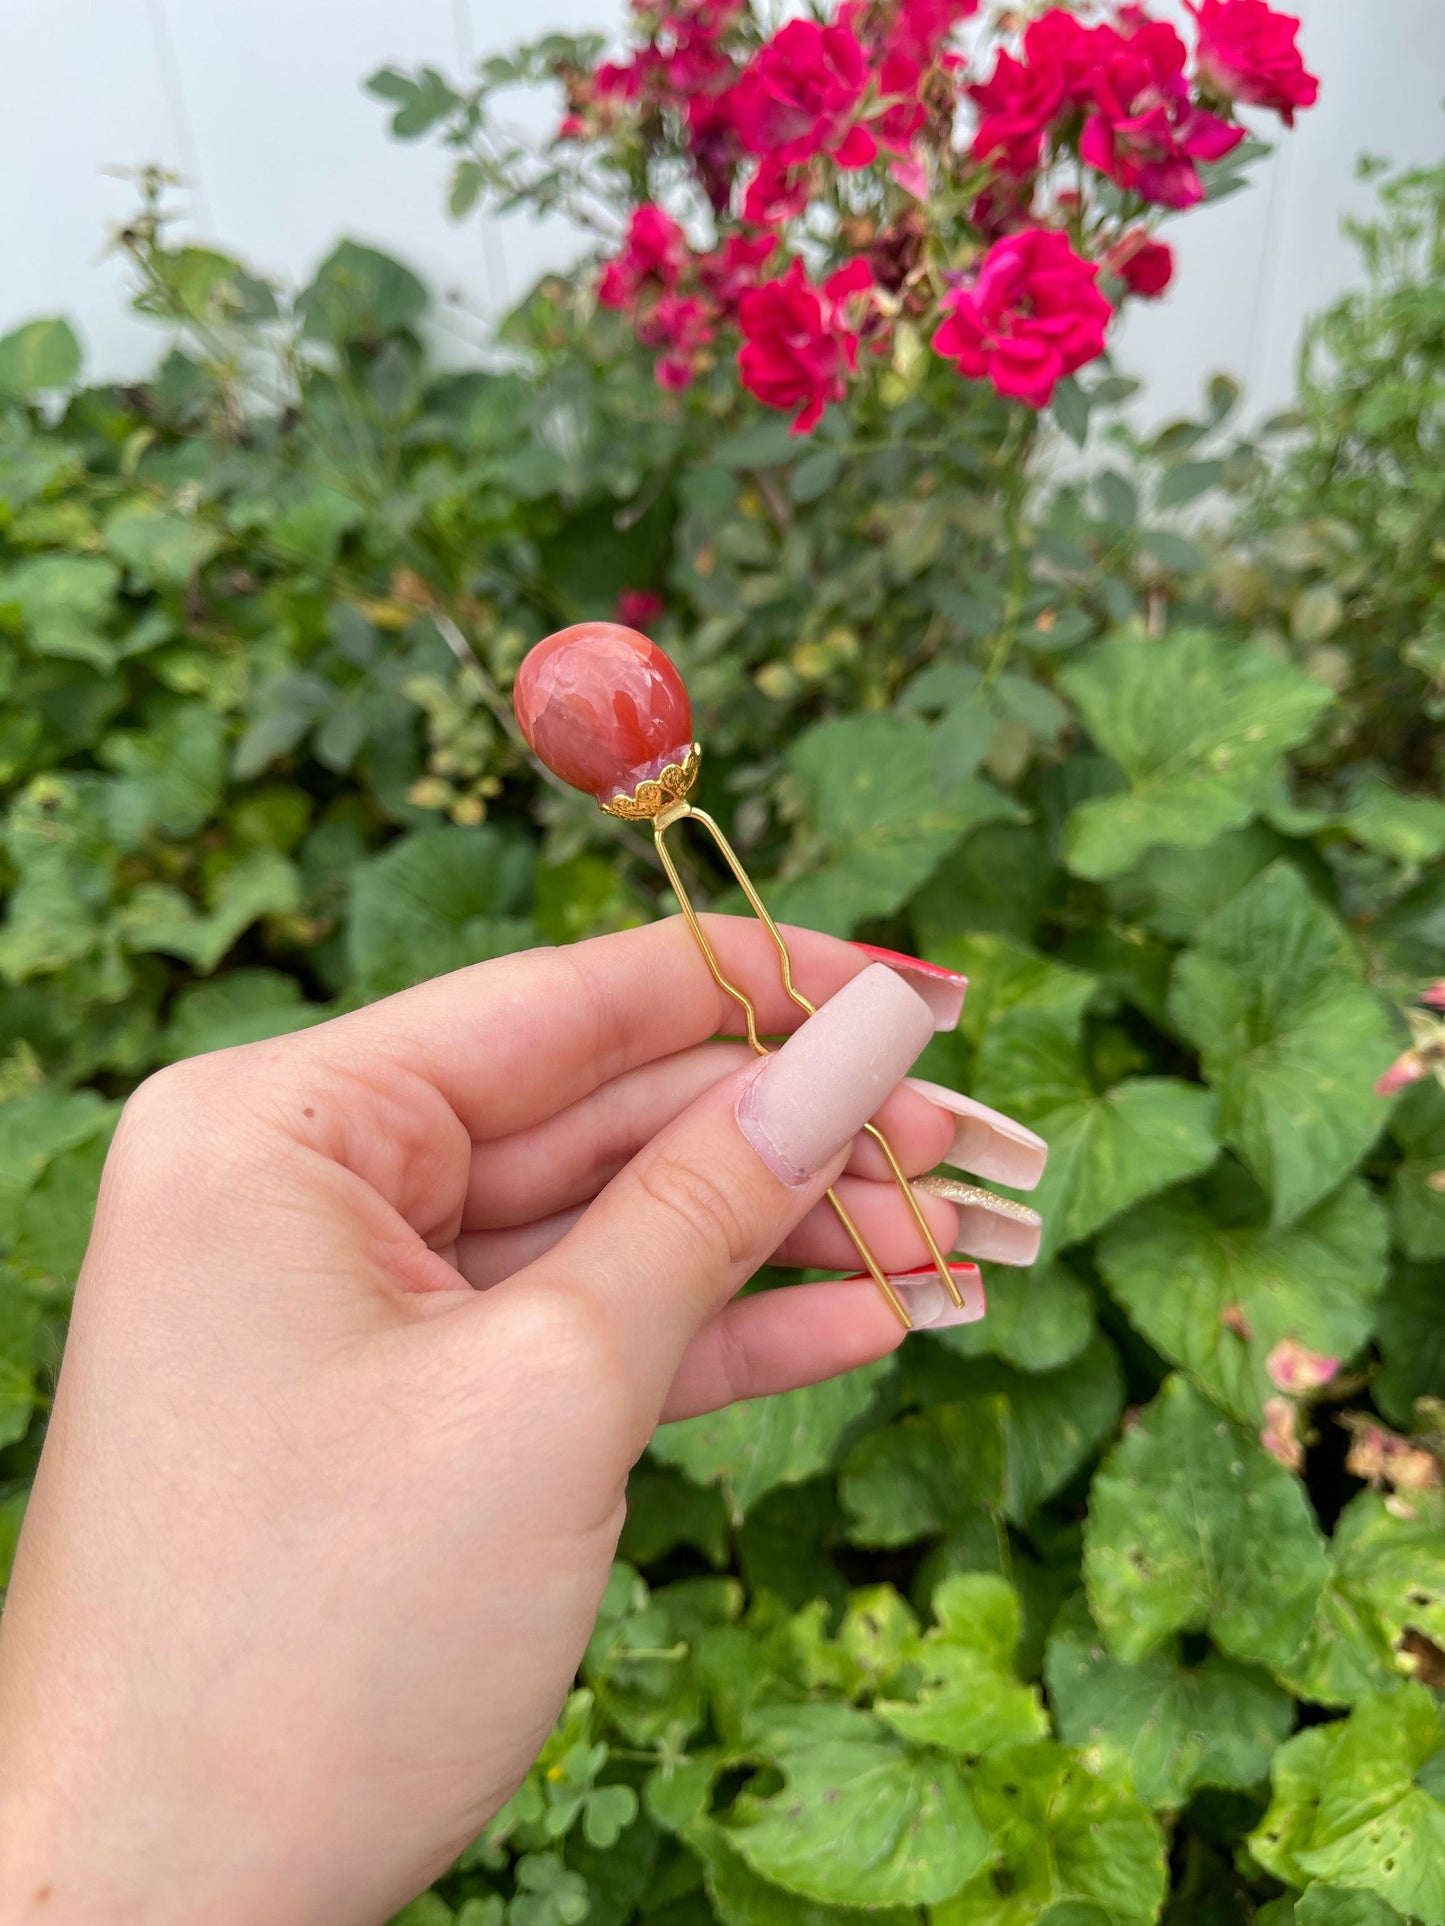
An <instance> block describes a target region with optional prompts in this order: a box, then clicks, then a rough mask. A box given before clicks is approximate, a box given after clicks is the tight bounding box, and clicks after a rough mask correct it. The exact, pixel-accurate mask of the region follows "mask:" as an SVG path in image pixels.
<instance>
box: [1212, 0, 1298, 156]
mask: <svg viewBox="0 0 1445 1926" xmlns="http://www.w3.org/2000/svg"><path fill="white" fill-rule="evenodd" d="M1190 11H1191V12H1192V13H1193V14H1194V16H1195V18H1196V19H1197V20H1198V22H1199V74H1200V78H1201V79H1202V80H1204V81H1207V82H1208V84H1209V85H1210V86H1211V87H1212V88H1214V90H1215V91H1216V93H1219V94H1222V95H1223V96H1224V98H1225V99H1226V100H1242V101H1245V102H1246V103H1247V104H1248V105H1249V106H1251V107H1272V108H1273V109H1274V111H1275V112H1276V113H1277V114H1278V115H1279V117H1280V119H1281V120H1282V121H1283V122H1284V124H1285V126H1286V127H1293V126H1294V117H1295V109H1296V108H1298V107H1313V106H1314V104H1315V102H1316V100H1318V98H1319V92H1320V83H1319V81H1318V80H1317V79H1316V78H1315V76H1314V75H1313V74H1312V73H1310V72H1309V71H1308V70H1307V69H1306V67H1305V63H1304V60H1303V58H1302V57H1301V55H1300V50H1299V48H1298V47H1297V46H1296V45H1295V35H1296V34H1297V33H1298V32H1299V27H1300V23H1299V21H1298V20H1296V19H1294V18H1293V16H1292V15H1290V14H1287V13H1276V12H1275V11H1274V9H1273V8H1272V7H1267V6H1266V5H1265V3H1264V0H1199V3H1198V4H1196V5H1192V6H1191V8H1190Z"/></svg>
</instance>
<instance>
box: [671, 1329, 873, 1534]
mask: <svg viewBox="0 0 1445 1926" xmlns="http://www.w3.org/2000/svg"><path fill="white" fill-rule="evenodd" d="M890 1370H891V1366H890V1365H889V1364H888V1363H887V1362H886V1361H884V1362H882V1363H879V1364H874V1365H868V1366H865V1367H864V1368H863V1369H862V1370H861V1371H853V1372H851V1373H849V1375H848V1376H846V1377H841V1378H831V1379H829V1380H827V1381H826V1382H825V1383H823V1384H810V1385H806V1386H804V1387H803V1389H801V1390H799V1391H784V1392H781V1393H779V1394H778V1395H776V1396H774V1397H767V1398H754V1399H752V1400H751V1401H750V1402H748V1403H746V1404H733V1405H727V1406H725V1407H724V1408H723V1410H721V1411H713V1412H709V1413H708V1414H707V1415H706V1416H704V1417H701V1418H684V1419H683V1420H682V1421H681V1423H679V1424H668V1425H664V1426H663V1427H662V1429H661V1430H660V1431H659V1432H658V1433H657V1435H656V1436H655V1437H654V1438H653V1440H652V1444H651V1447H650V1449H651V1452H652V1455H653V1457H654V1458H658V1459H660V1460H661V1461H662V1463H663V1464H668V1465H675V1466H676V1467H677V1469H678V1470H679V1471H682V1472H685V1473H686V1475H687V1476H688V1477H689V1478H691V1479H692V1480H693V1482H694V1483H695V1484H700V1485H711V1484H720V1485H721V1486H722V1491H723V1496H724V1498H725V1500H726V1502H727V1506H728V1511H729V1513H730V1514H731V1516H732V1519H733V1522H734V1523H735V1524H741V1522H742V1520H743V1519H744V1518H745V1517H746V1515H747V1513H748V1512H749V1511H750V1510H752V1508H753V1507H754V1506H755V1505H756V1504H757V1503H758V1501H759V1499H760V1498H762V1497H763V1496H764V1495H765V1494H766V1493H767V1492H769V1491H772V1490H774V1489H775V1487H777V1486H778V1485H797V1484H802V1483H803V1481H804V1480H805V1479H807V1478H811V1477H813V1476H814V1474H815V1473H817V1472H819V1471H822V1470H824V1469H826V1467H827V1466H829V1465H831V1464H832V1463H833V1461H834V1458H835V1456H836V1454H837V1452H838V1451H839V1449H840V1448H841V1447H842V1446H843V1445H845V1444H846V1442H847V1441H848V1438H849V1436H850V1433H851V1431H852V1428H853V1426H854V1425H855V1424H857V1422H858V1421H859V1420H860V1419H861V1418H862V1417H863V1416H864V1415H865V1414H866V1412H867V1410H868V1408H869V1406H870V1405H871V1404H872V1402H873V1399H874V1395H875V1393H876V1392H877V1391H878V1389H879V1388H880V1386H881V1385H882V1384H883V1383H884V1382H885V1381H886V1379H887V1377H888V1376H889V1373H890Z"/></svg>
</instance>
